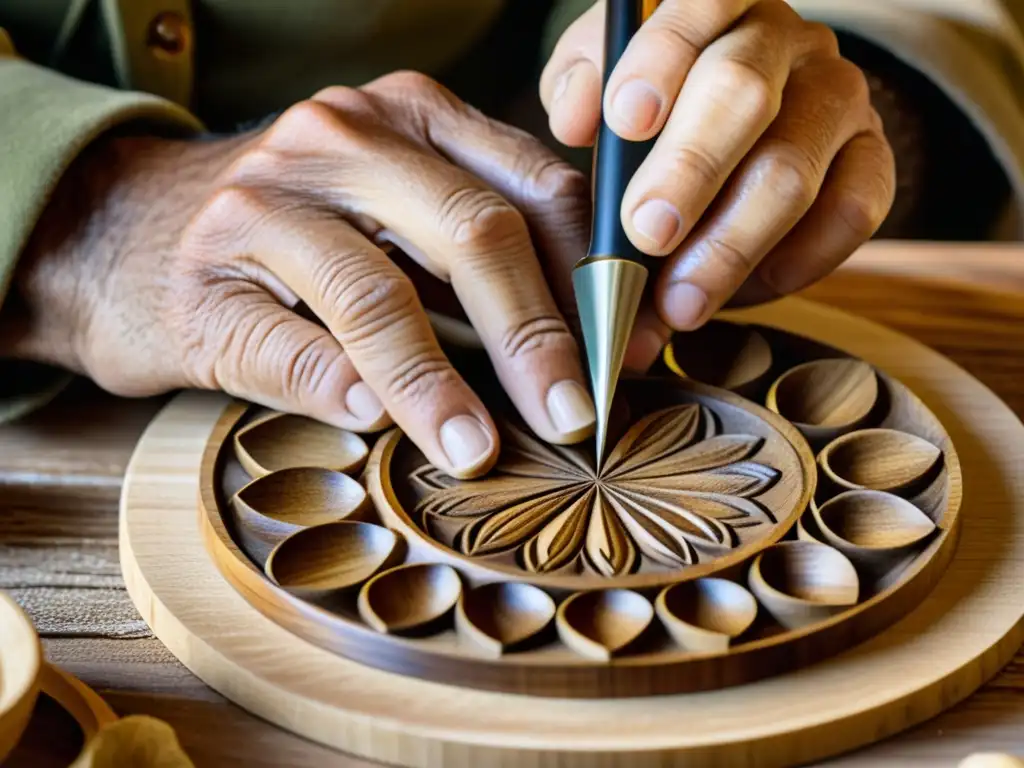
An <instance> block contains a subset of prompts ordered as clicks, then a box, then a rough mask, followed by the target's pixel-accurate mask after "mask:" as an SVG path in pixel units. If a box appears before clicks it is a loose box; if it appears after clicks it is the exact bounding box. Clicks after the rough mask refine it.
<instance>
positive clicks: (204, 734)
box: [0, 244, 1024, 768]
mask: <svg viewBox="0 0 1024 768" xmlns="http://www.w3.org/2000/svg"><path fill="white" fill-rule="evenodd" d="M805 295H806V296H807V297H809V298H812V299H816V300H820V301H822V302H825V303H827V304H830V305H832V306H837V307H840V308H843V309H846V310H848V311H850V312H853V313H856V314H859V315H861V316H864V317H867V318H870V319H873V320H876V321H878V322H881V323H884V324H885V325H888V326H890V327H892V328H896V329H898V330H901V331H903V332H905V333H907V334H909V335H911V336H913V337H915V338H917V339H918V340H919V341H921V342H923V343H925V344H927V345H929V346H931V347H933V348H934V349H937V350H939V351H940V352H942V353H944V354H945V355H947V356H948V357H950V358H952V359H953V360H954V361H955V362H957V363H959V364H960V365H961V366H963V367H964V368H965V369H967V370H968V371H969V372H970V373H972V374H973V375H975V376H976V377H978V378H979V379H981V380H982V381H983V382H984V383H985V384H987V385H988V386H989V387H990V388H991V389H992V390H994V391H995V392H996V393H997V394H998V395H999V396H1000V397H1002V398H1003V399H1004V400H1005V401H1006V402H1007V403H1008V404H1009V405H1010V407H1011V408H1013V409H1014V411H1015V412H1016V413H1017V414H1018V415H1024V248H1016V247H1008V246H989V245H986V246H973V245H972V246H962V245H941V246H930V245H888V244H872V245H870V246H868V247H866V248H864V249H863V250H862V251H861V252H860V253H858V254H857V255H856V256H855V257H854V258H853V259H852V260H851V261H850V262H849V263H848V264H847V265H846V266H844V267H843V268H842V269H841V270H840V271H839V272H838V273H836V274H835V275H833V276H832V277H830V278H828V279H827V280H826V281H824V282H823V283H821V284H820V285H818V286H815V287H814V288H813V289H811V290H809V291H807V292H806V293H805ZM163 402H164V400H162V399H155V400H144V401H138V400H137V401H121V400H116V399H114V398H112V397H109V396H106V395H104V394H102V393H100V392H97V391H96V390H95V389H93V388H92V387H90V386H88V385H81V386H76V387H75V388H74V389H73V390H72V391H71V392H69V393H67V394H66V395H64V396H62V397H61V398H60V399H59V400H58V401H57V402H55V403H54V404H53V405H51V406H50V407H49V408H47V409H46V410H45V411H44V412H41V413H39V414H37V415H35V416H33V417H31V418H30V419H28V420H26V421H24V422H22V423H20V424H17V425H11V426H8V427H3V428H0V544H2V543H3V542H4V537H5V536H8V537H12V538H13V537H17V536H18V535H21V534H23V533H24V530H25V527H26V526H28V527H30V528H31V529H32V532H33V535H34V536H37V537H38V536H44V537H47V536H49V537H53V539H54V540H62V541H65V542H66V541H68V540H70V541H71V542H72V543H73V542H74V540H75V539H76V538H77V539H80V540H81V541H82V542H88V543H89V544H90V545H95V544H96V542H101V543H103V542H105V543H106V544H108V545H109V544H111V543H112V542H114V541H116V536H117V501H118V494H119V490H120V483H121V477H122V474H123V471H124V468H125V466H126V463H127V461H128V458H129V456H130V454H131V451H132V448H133V446H134V444H135V441H136V440H137V439H138V437H139V435H140V434H141V432H142V430H143V428H144V427H145V425H146V423H147V422H148V421H149V419H150V418H151V417H152V416H153V415H154V414H155V413H156V411H157V410H158V409H159V408H160V406H161V405H162V403H163ZM1021 471H1024V468H1022V469H1021ZM44 644H45V647H46V651H47V654H48V655H49V657H50V659H51V660H52V661H54V662H56V663H57V664H60V665H62V666H64V667H65V668H67V669H68V670H69V671H71V672H73V673H74V674H76V675H78V676H80V677H81V678H82V679H83V680H84V681H86V682H87V683H89V684H90V685H92V686H94V687H95V688H96V689H97V690H98V691H99V692H100V693H101V694H102V695H103V696H104V697H105V698H106V699H107V701H108V702H109V703H110V704H111V705H112V706H113V707H114V708H115V709H116V710H117V711H118V712H119V713H120V714H129V713H147V714H151V715H154V716H156V717H159V718H162V719H164V720H166V721H168V722H169V723H171V724H172V725H173V726H174V727H175V728H176V729H177V731H178V734H179V737H180V739H181V741H182V744H183V745H184V747H185V749H186V751H187V752H188V753H189V754H190V756H191V757H192V759H193V760H194V761H195V763H196V765H197V766H200V767H202V766H217V767H218V768H219V767H221V766H225V767H226V766H232V765H245V766H267V767H268V768H269V767H270V766H274V767H275V768H276V767H277V766H286V765H287V766H310V767H312V766H316V767H317V768H321V767H326V766H339V767H341V766H344V767H345V768H351V767H354V766H368V765H370V764H369V763H366V762H365V761H362V760H357V759H354V758H350V757H346V756H344V755H339V754H337V753H334V752H330V751H328V750H326V749H324V748H322V747H319V746H316V745H314V744H311V743H309V742H306V741H304V740H302V739H299V738H297V737H295V736H291V735H289V734H287V733H285V732H283V731H280V730H278V729H276V728H274V727H273V726H270V725H268V724H266V723H263V722H262V721H260V720H258V719H256V718H254V717H251V716H249V715H247V714H246V713H244V712H243V711H241V710H239V709H238V708H237V707H235V706H233V705H232V704H230V703H228V702H226V701H225V700H224V699H223V698H221V697H220V696H219V695H217V694H215V693H214V692H212V691H211V690H210V689H208V688H207V687H206V686H205V685H204V684H203V683H201V682H200V681H199V680H198V679H196V678H195V677H193V676H192V675H191V674H190V673H189V672H188V671H187V670H186V669H184V667H182V666H181V665H180V664H179V663H178V662H177V661H176V660H175V659H174V658H173V657H171V656H170V655H169V654H168V653H166V651H164V650H163V649H162V647H161V646H160V644H159V641H157V640H155V639H154V638H152V637H149V638H145V637H143V638H136V639H109V638H97V637H87V636H82V637H61V638H47V639H44ZM65 727H66V723H64V722H62V721H61V719H60V717H59V716H58V714H56V713H54V712H53V711H50V710H46V711H41V712H40V713H39V716H38V717H37V718H36V721H35V723H34V726H33V732H32V734H30V739H29V746H28V747H26V748H25V749H22V750H21V752H20V753H19V757H18V758H17V759H16V760H15V762H14V763H13V764H14V765H15V766H17V765H19V764H24V765H32V766H33V768H37V767H38V768H45V766H47V765H55V766H62V765H67V763H68V755H69V754H73V751H74V746H73V739H72V737H71V736H70V735H69V736H68V745H67V747H66V748H62V747H61V744H60V739H59V738H57V737H55V736H54V735H53V734H55V733H61V732H63V731H61V729H62V728H65ZM51 731H52V733H51ZM69 733H70V732H69ZM977 751H1006V752H1015V753H1017V754H1021V755H1024V654H1018V655H1017V657H1016V659H1015V660H1014V661H1013V662H1012V663H1011V664H1010V665H1009V666H1008V667H1007V668H1006V669H1005V670H1004V671H1003V672H1002V673H1001V674H1000V675H999V676H998V677H997V678H996V679H995V680H993V681H992V682H990V683H989V684H988V685H986V686H985V687H984V688H983V689H982V690H980V691H979V692H978V693H976V694H975V695H974V696H972V697H971V698H970V699H968V700H967V701H966V702H964V703H963V704H961V705H959V706H957V707H955V708H954V709H952V710H950V711H949V712H947V713H945V714H943V715H941V716H940V717H938V718H936V719H934V720H932V721H930V722H927V723H925V724H924V725H922V726H920V727H918V728H916V729H913V730H911V731H909V732H907V733H904V734H901V735H899V736H897V737H894V738H892V739H890V740H888V741H885V742H882V743H880V744H877V745H875V746H873V747H870V748H868V749H865V750H862V751H860V752H857V753H854V754H851V755H848V756H845V757H843V758H840V759H838V760H835V761H832V763H830V765H837V766H874V765H922V766H924V765H927V766H955V765H956V764H957V762H958V761H959V760H960V759H962V758H963V757H965V756H966V755H968V754H970V753H971V752H977ZM19 760H20V761H21V762H19Z"/></svg>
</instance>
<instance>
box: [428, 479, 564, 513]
mask: <svg viewBox="0 0 1024 768" xmlns="http://www.w3.org/2000/svg"><path fill="white" fill-rule="evenodd" d="M567 487H570V486H569V484H568V483H566V482H565V481H562V482H558V481H555V480H541V479H537V478H521V477H501V476H498V477H488V478H486V479H484V480H473V481H470V482H464V483H459V484H458V485H454V486H452V487H451V488H444V489H442V490H439V491H435V492H434V493H432V494H430V495H429V496H427V497H426V498H424V499H423V501H421V502H420V503H419V505H418V506H417V507H416V509H417V511H419V512H422V513H424V514H433V515H448V516H450V517H474V516H476V515H482V514H485V513H487V512H497V511H498V510H502V509H505V508H507V507H510V506H514V505H517V504H519V503H521V502H524V501H529V500H531V499H535V498H537V497H538V496H544V495H546V494H549V493H558V492H560V491H562V490H563V489H565V488H567Z"/></svg>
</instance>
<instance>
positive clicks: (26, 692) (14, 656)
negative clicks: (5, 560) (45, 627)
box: [0, 592, 43, 763]
mask: <svg viewBox="0 0 1024 768" xmlns="http://www.w3.org/2000/svg"><path fill="white" fill-rule="evenodd" d="M42 658H43V654H42V648H41V647H40V645H39V638H38V637H37V636H36V632H35V629H34V628H33V626H32V623H31V622H30V621H29V620H28V617H27V616H26V615H25V613H24V612H23V611H22V610H21V608H19V607H18V605H17V604H16V603H15V602H14V601H13V600H12V599H11V598H9V597H8V596H7V595H6V594H4V593H3V592H0V763H3V761H4V760H5V759H6V757H7V755H8V754H10V752H11V750H13V749H14V747H15V746H17V744H18V740H19V739H21V734H22V733H23V732H24V730H25V727H26V726H27V725H28V721H29V718H31V717H32V709H33V707H34V706H35V703H36V698H37V697H38V695H39V678H40V674H41V669H42V666H43V660H42Z"/></svg>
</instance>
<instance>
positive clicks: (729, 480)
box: [630, 462, 780, 498]
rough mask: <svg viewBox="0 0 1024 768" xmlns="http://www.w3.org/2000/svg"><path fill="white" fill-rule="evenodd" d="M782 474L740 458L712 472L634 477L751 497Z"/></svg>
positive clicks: (698, 490) (692, 489) (661, 486)
mask: <svg viewBox="0 0 1024 768" xmlns="http://www.w3.org/2000/svg"><path fill="white" fill-rule="evenodd" d="M779 476H780V474H779V472H778V471H777V470H775V469H772V468H771V467H766V466H764V465H763V464H756V463H754V462H740V463H739V464H734V465H732V466H731V467H724V468H722V469H716V470H713V471H710V472H694V473H692V474H683V475H678V476H676V477H669V476H662V477H656V478H654V477H651V478H643V479H641V478H637V479H636V480H634V478H633V477H631V478H630V480H631V481H637V482H641V483H643V484H647V483H653V482H656V483H657V487H658V488H659V489H670V488H675V489H678V490H690V492H693V493H697V494H717V495H721V496H738V497H743V498H752V497H755V496H759V495H760V494H763V493H764V492H765V490H767V489H768V488H770V487H771V486H772V485H774V484H775V481H776V480H778V478H779Z"/></svg>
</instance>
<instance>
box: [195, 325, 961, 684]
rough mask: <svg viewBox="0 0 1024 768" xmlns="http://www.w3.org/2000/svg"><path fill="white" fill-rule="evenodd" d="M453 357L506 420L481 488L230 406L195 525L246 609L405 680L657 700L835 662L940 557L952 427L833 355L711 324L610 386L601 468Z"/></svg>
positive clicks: (762, 330)
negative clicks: (660, 367)
mask: <svg viewBox="0 0 1024 768" xmlns="http://www.w3.org/2000/svg"><path fill="white" fill-rule="evenodd" d="M695 356H696V357H695ZM472 357H473V356H472V355H468V356H466V355H464V356H463V358H464V359H463V360H462V362H461V363H460V370H461V371H462V372H463V373H464V374H465V375H467V378H469V380H470V381H471V383H472V384H473V386H474V387H475V388H476V389H477V391H478V392H480V394H481V396H482V397H483V399H484V401H485V402H486V403H488V406H489V407H490V408H491V410H492V413H493V414H495V416H496V417H497V421H498V422H499V424H500V428H501V429H502V432H503V442H502V446H503V450H502V455H501V458H500V460H499V462H498V464H497V466H496V467H495V469H494V470H493V471H492V472H491V473H489V474H488V475H487V476H486V477H484V478H482V479H479V480H473V481H457V480H454V479H452V478H450V477H447V476H446V475H444V474H443V473H442V472H439V471H438V470H437V469H436V468H434V467H432V466H431V465H429V464H428V463H427V462H426V461H425V460H424V457H423V455H422V454H421V453H420V452H419V451H418V450H417V449H416V447H415V446H414V445H413V444H412V443H411V441H409V440H408V439H407V438H406V437H405V436H404V435H403V434H402V433H401V432H400V431H398V430H392V431H391V432H389V433H387V434H384V435H381V436H376V437H370V438H364V437H361V436H359V435H354V434H351V433H347V432H343V431H340V430H332V429H331V428H328V427H325V426H323V425H320V424H316V423H314V422H311V421H309V420H306V419H302V418H299V417H294V416H283V415H279V414H272V413H267V412H264V411H254V410H253V409H249V408H247V407H246V406H245V405H244V404H239V405H238V406H237V407H233V408H231V409H230V410H229V412H227V413H225V415H224V417H223V418H222V421H221V424H219V425H218V427H217V429H216V430H215V432H214V436H213V437H212V438H211V442H210V444H209V445H208V448H207V460H205V461H204V464H203V474H202V477H201V479H200V485H201V490H202V494H201V496H202V503H203V508H204V513H205V514H204V517H203V519H204V520H205V524H204V534H205V541H206V544H207V548H208V550H209V552H210V554H211V556H212V557H213V558H214V560H215V561H216V562H217V564H218V566H219V568H220V570H221V573H222V574H223V575H224V576H225V578H227V579H228V581H230V582H231V583H232V584H233V585H234V586H235V587H236V588H237V589H238V591H239V593H240V594H241V595H242V596H243V597H244V598H245V599H246V600H248V601H249V602H250V603H251V604H252V605H254V606H255V607H256V608H257V609H259V610H260V611H262V612H263V613H264V614H265V615H267V616H268V617H270V618H271V619H272V620H273V621H275V622H276V623H278V624H279V625H281V626H283V627H285V628H286V629H288V630H289V631H291V632H294V633H296V634H298V635H300V636H302V637H304V638H305V639H307V640H309V641H310V642H313V643H315V644H318V645H320V646H322V647H324V648H326V649H328V650H330V651H333V652H335V653H340V654H343V655H345V656H347V657H349V658H352V659H354V660H356V661H358V662H360V663H363V664H368V665H373V666H377V667H380V668H384V669H388V670H390V671H392V672H396V673H399V674H405V675H411V676H417V677H425V678H428V679H433V680H438V681H442V682H446V683H450V684H456V685H465V686H472V687H478V688H487V689H494V690H502V691H511V692H517V693H526V694H534V695H545V696H559V697H567V696H568V697H618V696H639V695H655V694H666V693H678V692H685V691H697V690H706V689H710V688H720V687H723V686H728V685H735V684H739V683H745V682H749V681H752V680H756V679H758V678H760V677H765V676H770V675H774V674H779V673H781V672H783V671H786V670H788V669H792V668H793V667H795V666H798V665H802V664H808V663H811V662H813V661H815V660H817V659H821V658H824V657H827V656H829V655H831V654H833V653H837V652H839V651H840V650H842V649H844V648H846V647H848V646H849V645H851V644H853V643H856V642H858V641H860V640H862V639H865V638H867V637H870V636H871V635H873V634H875V633H877V632H878V631H880V630H881V629H883V628H885V627H886V626H888V625H889V624H890V623H892V622H893V621H895V620H897V619H898V618H899V617H900V616H902V615H904V614H905V613H906V612H907V611H908V610H910V609H911V608H912V607H913V606H915V605H916V604H917V603H918V602H919V601H920V600H922V599H923V598H924V596H925V595H926V594H927V593H928V591H929V590H930V589H931V586H932V585H933V584H934V583H935V581H936V580H937V579H938V577H939V576H940V575H941V573H942V572H943V570H944V569H945V567H946V565H947V564H948V562H949V560H950V559H951V557H952V555H953V550H954V547H955V544H956V538H957V537H956V534H957V530H958V522H959V517H958V512H959V508H960V498H961V478H960V468H959V463H958V461H957V457H956V451H955V449H954V447H953V445H952V444H951V442H950V440H949V437H948V436H947V434H946V433H945V431H944V430H943V428H942V425H941V424H940V423H939V421H938V420H937V419H936V418H935V416H934V415H933V414H931V413H930V412H929V411H928V410H927V409H926V408H925V407H924V405H923V404H922V403H921V402H920V401H919V400H918V399H917V398H916V397H915V396H914V395H913V394H912V393H911V392H910V391H909V390H907V388H906V387H904V386H903V385H902V384H900V383H899V382H897V381H894V380H892V379H891V378H889V377H888V376H887V375H886V374H885V373H884V372H882V371H878V370H876V369H874V368H872V367H870V366H868V365H867V364H865V363H863V362H862V361H859V360H856V359H854V358H851V357H849V356H848V355H845V354H844V353H842V352H841V351H839V350H836V349H832V348H829V347H825V346H823V345H820V344H817V343H816V342H814V341H811V340H809V339H806V338H802V337H797V336H793V335H791V334H788V333H783V332H781V331H778V330H776V329H773V328H769V327H762V326H735V325H729V324H723V323H721V322H715V323H712V324H710V325H709V326H707V327H706V328H704V329H702V330H701V331H699V332H697V333H695V334H691V335H688V336H687V337H678V338H677V339H676V340H675V342H674V343H673V344H672V345H671V346H670V347H669V348H668V349H667V350H666V355H665V370H664V371H662V374H663V375H662V376H661V377H652V378H646V379H639V380H631V381H624V382H622V383H621V384H620V388H619V389H620V393H621V398H620V402H618V403H617V405H616V410H615V418H614V423H615V425H617V426H616V427H613V435H612V436H613V440H612V441H611V444H612V446H613V447H612V449H611V451H610V452H609V455H608V456H607V458H606V459H605V461H604V462H603V463H602V465H601V467H600V470H598V469H597V468H596V462H595V461H594V457H593V455H592V454H591V453H589V452H588V447H587V446H583V447H571V448H567V447H562V446H552V445H547V444H545V443H543V442H542V441H540V440H538V439H537V438H536V437H535V436H533V435H532V434H531V433H530V431H529V430H528V429H527V428H526V427H525V426H524V425H523V424H522V423H521V422H519V421H517V419H516V417H515V415H514V412H513V411H512V410H511V408H510V406H508V404H507V403H505V402H504V401H503V399H502V397H501V393H500V387H497V386H496V382H495V380H494V378H493V374H489V373H488V370H487V368H486V366H485V365H480V366H479V367H477V365H478V363H479V362H480V361H484V362H485V360H486V359H485V358H483V357H481V358H480V361H477V362H474V360H473V359H472ZM700 380H703V381H706V382H708V383H706V384H704V383H700ZM790 419H791V420H792V421H790Z"/></svg>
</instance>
